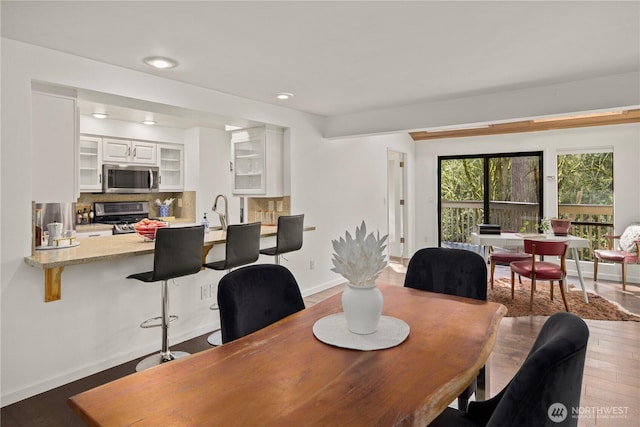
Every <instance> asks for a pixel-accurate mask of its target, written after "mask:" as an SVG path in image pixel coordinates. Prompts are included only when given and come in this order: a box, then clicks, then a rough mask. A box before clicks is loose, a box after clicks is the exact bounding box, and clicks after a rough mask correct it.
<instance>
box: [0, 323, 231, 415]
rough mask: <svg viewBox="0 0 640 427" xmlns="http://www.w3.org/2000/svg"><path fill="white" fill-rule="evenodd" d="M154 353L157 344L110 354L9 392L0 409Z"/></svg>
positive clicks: (209, 328) (202, 331)
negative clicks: (104, 357)
mask: <svg viewBox="0 0 640 427" xmlns="http://www.w3.org/2000/svg"><path fill="white" fill-rule="evenodd" d="M217 323H218V322H217V321H216V322H210V323H208V324H206V325H202V326H200V327H198V328H196V329H193V330H191V331H189V332H188V333H187V332H185V333H183V334H181V335H178V336H174V337H171V343H181V342H183V341H187V340H190V339H192V338H195V337H198V336H200V335H204V334H206V333H208V332H211V331H213V330H214V329H217V328H218V327H219V326H216V324H217ZM174 345H175V344H174ZM154 351H160V348H159V344H158V343H155V344H149V345H146V346H139V347H135V348H132V349H128V350H127V351H123V352H120V353H117V354H112V355H110V356H109V357H108V358H106V359H103V360H99V361H97V362H95V363H92V364H89V365H85V366H81V367H79V368H78V369H74V370H69V371H66V372H62V373H58V374H56V375H54V376H51V377H49V378H47V379H44V380H42V381H38V382H36V383H32V384H29V385H27V386H26V387H22V388H20V389H17V390H11V391H9V392H7V393H5V394H3V395H2V396H1V397H0V402H1V403H0V407H4V406H7V405H11V404H12V403H15V402H19V401H21V400H23V399H27V398H29V397H31V396H35V395H36V394H40V393H43V392H45V391H49V390H51V389H54V388H56V387H60V386H62V385H65V384H69V383H71V382H73V381H77V380H79V379H81V378H85V377H88V376H90V375H93V374H97V373H98V372H102V371H104V370H106V369H110V368H113V367H115V366H118V365H122V364H123V363H127V362H130V361H132V360H135V359H137V358H140V357H142V356H145V355H147V354H151V353H153V352H154ZM132 373H133V372H132Z"/></svg>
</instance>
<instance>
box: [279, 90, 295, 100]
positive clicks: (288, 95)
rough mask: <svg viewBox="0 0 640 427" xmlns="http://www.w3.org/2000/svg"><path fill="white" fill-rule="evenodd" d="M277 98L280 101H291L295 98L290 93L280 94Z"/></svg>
mask: <svg viewBox="0 0 640 427" xmlns="http://www.w3.org/2000/svg"><path fill="white" fill-rule="evenodd" d="M276 98H278V99H291V98H293V94H292V93H289V92H280V93H276Z"/></svg>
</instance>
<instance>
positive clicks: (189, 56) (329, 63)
mask: <svg viewBox="0 0 640 427" xmlns="http://www.w3.org/2000/svg"><path fill="white" fill-rule="evenodd" d="M1 7H2V10H1V14H2V15H1V18H2V26H1V30H2V36H3V37H7V38H11V39H15V40H19V41H24V42H27V43H31V44H35V45H40V46H44V47H48V48H51V49H56V50H60V51H63V52H67V53H71V54H75V55H79V56H82V57H86V58H91V59H94V60H98V61H101V62H106V63H109V64H114V65H119V66H122V67H126V68H129V69H135V70H139V71H143V72H146V73H151V74H156V75H159V76H164V77H167V78H171V79H175V80H179V81H183V82H187V83H192V84H194V85H198V86H202V87H206V88H210V89H214V90H217V91H221V92H225V93H229V94H233V95H238V96H241V97H245V98H249V99H253V100H259V101H264V102H268V103H273V104H278V105H283V106H287V107H290V108H293V109H298V110H302V111H305V112H309V113H314V114H318V115H322V116H339V115H343V114H349V113H354V112H363V111H372V110H376V109H381V108H387V107H398V106H402V105H410V104H417V103H422V102H429V101H435V100H443V99H451V98H460V97H465V96H470V95H479V94H483V93H490V92H497V91H502V90H510V89H520V88H527V87H535V86H541V85H548V84H553V83H562V82H567V81H574V80H581V79H587V78H593V77H599V76H605V75H612V74H618V73H627V72H632V71H638V70H639V69H640V2H638V1H626V2H612V1H599V2H598V1H569V2H547V1H533V2H522V1H511V2H504V1H495V2H487V1H467V2H463V1H447V2H444V1H441V2H438V1H411V2H399V1H386V2H385V1H374V2H364V1H354V2H337V1H319V2H306V1H296V2H292V1H285V2H270V1H258V2H245V1H234V2H220V1H195V2H183V1H139V2H131V1H127V2H121V1H110V2H95V1H85V2H59V1H45V2H34V1H6V0H3V1H2V3H1ZM149 55H163V56H169V57H172V58H174V59H176V60H177V61H178V62H179V63H180V65H179V67H177V68H175V69H171V70H164V71H162V70H154V69H151V68H150V67H148V66H147V65H145V64H144V63H143V62H142V59H143V58H144V57H146V56H149ZM277 92H292V93H294V94H295V97H294V98H293V99H292V100H289V101H279V100H277V99H275V96H274V95H275V93H277ZM92 102H94V101H89V100H87V101H86V102H85V103H84V106H85V108H87V109H92V108H94V106H95V104H92ZM122 114H125V115H126V113H122ZM217 120H219V121H220V122H223V121H225V120H226V118H217Z"/></svg>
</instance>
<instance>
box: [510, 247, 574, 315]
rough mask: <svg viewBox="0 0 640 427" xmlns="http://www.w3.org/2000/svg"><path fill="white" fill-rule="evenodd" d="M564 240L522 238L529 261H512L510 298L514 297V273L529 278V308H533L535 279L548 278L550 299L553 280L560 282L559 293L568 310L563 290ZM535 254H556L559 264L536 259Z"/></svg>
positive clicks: (565, 270) (565, 272) (565, 249)
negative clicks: (529, 255) (529, 257)
mask: <svg viewBox="0 0 640 427" xmlns="http://www.w3.org/2000/svg"><path fill="white" fill-rule="evenodd" d="M568 247H569V245H568V243H567V242H566V241H557V240H531V239H525V240H524V252H525V253H527V254H531V260H529V261H514V262H512V263H511V264H510V265H511V299H513V298H514V283H513V279H514V276H515V275H516V274H519V275H520V276H524V277H528V278H529V279H531V299H530V300H529V309H532V308H533V292H534V290H535V288H536V280H548V281H549V282H550V284H551V285H550V289H551V300H552V301H553V282H554V281H556V280H557V281H558V283H559V284H560V293H561V294H562V301H563V302H564V308H565V309H566V310H567V311H569V304H568V303H567V296H566V295H565V291H564V281H565V278H566V276H567V266H566V262H565V257H566V254H567V248H568ZM536 256H540V257H542V256H558V257H560V264H556V263H553V262H546V261H542V260H537V259H536Z"/></svg>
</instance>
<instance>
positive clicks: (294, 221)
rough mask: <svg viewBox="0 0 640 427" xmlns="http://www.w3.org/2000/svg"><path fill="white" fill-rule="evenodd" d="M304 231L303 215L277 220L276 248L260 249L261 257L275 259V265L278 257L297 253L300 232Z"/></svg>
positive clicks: (299, 244)
mask: <svg viewBox="0 0 640 427" xmlns="http://www.w3.org/2000/svg"><path fill="white" fill-rule="evenodd" d="M303 229H304V214H300V215H284V216H281V217H279V218H278V232H277V234H276V246H275V247H273V248H266V249H261V250H260V253H261V254H263V255H271V256H275V257H276V260H275V261H276V264H280V255H281V254H286V253H287V252H293V251H297V250H299V249H300V248H301V247H302V232H303Z"/></svg>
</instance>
